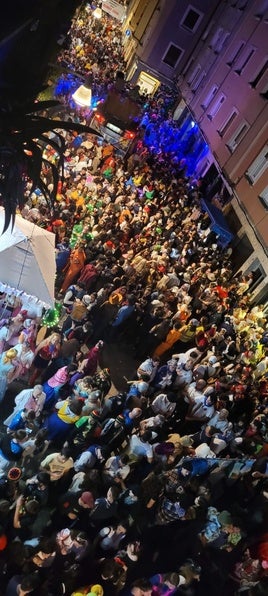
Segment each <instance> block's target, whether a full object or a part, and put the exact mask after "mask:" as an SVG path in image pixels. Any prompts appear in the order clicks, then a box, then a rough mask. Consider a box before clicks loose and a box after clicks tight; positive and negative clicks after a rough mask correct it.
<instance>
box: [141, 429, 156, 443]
mask: <svg viewBox="0 0 268 596" xmlns="http://www.w3.org/2000/svg"><path fill="white" fill-rule="evenodd" d="M152 438H153V436H152V431H151V430H146V431H145V432H144V433H143V435H141V440H142V441H144V442H145V443H146V442H147V441H151V440H152Z"/></svg>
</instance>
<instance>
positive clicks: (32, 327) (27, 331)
mask: <svg viewBox="0 0 268 596" xmlns="http://www.w3.org/2000/svg"><path fill="white" fill-rule="evenodd" d="M36 335H37V324H36V321H35V320H34V319H25V321H24V323H23V329H22V330H21V332H20V335H19V343H22V344H23V343H26V342H27V343H28V344H29V346H30V348H31V350H32V351H33V352H34V350H35V340H36Z"/></svg>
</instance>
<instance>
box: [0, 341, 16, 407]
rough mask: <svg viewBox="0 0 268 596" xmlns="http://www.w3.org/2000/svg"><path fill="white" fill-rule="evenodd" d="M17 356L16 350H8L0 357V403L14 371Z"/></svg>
mask: <svg viewBox="0 0 268 596" xmlns="http://www.w3.org/2000/svg"><path fill="white" fill-rule="evenodd" d="M17 355H18V352H17V350H15V349H14V348H10V349H9V350H7V351H6V352H3V354H2V356H1V357H0V402H1V401H2V400H3V399H4V396H5V392H6V389H7V386H8V383H9V382H10V381H11V375H12V373H13V372H14V370H15V367H16V358H17Z"/></svg>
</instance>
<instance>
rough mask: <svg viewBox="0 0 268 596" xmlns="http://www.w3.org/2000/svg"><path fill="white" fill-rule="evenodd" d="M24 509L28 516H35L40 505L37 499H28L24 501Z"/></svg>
mask: <svg viewBox="0 0 268 596" xmlns="http://www.w3.org/2000/svg"><path fill="white" fill-rule="evenodd" d="M25 508H26V510H27V513H30V515H37V513H38V512H39V511H40V503H39V501H37V499H34V498H32V497H30V498H29V500H27V499H26V501H25Z"/></svg>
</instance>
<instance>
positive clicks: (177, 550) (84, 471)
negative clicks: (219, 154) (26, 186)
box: [0, 7, 268, 596]
mask: <svg viewBox="0 0 268 596" xmlns="http://www.w3.org/2000/svg"><path fill="white" fill-rule="evenodd" d="M70 39H71V44H70V47H68V48H67V47H66V48H65V49H64V50H63V51H62V53H61V54H60V57H59V60H63V59H64V60H65V61H68V64H70V63H72V64H74V66H75V69H76V70H81V64H82V65H83V68H84V69H86V70H88V72H89V74H90V73H91V75H92V81H93V82H94V81H95V84H96V85H97V83H98V82H99V84H100V85H102V86H103V85H104V84H105V85H106V83H107V90H109V85H111V84H112V80H113V77H115V78H116V72H117V70H118V68H120V70H121V69H122V68H123V67H124V64H123V62H122V60H123V58H122V56H123V54H122V52H121V31H120V26H118V25H117V24H116V22H115V21H114V20H112V19H110V18H109V17H108V16H106V17H103V19H101V21H98V22H97V21H94V20H93V17H92V15H91V12H90V11H89V10H88V8H87V7H86V8H84V9H83V12H82V13H81V12H79V14H78V15H77V18H76V19H75V20H74V22H73V24H72V29H71V34H70ZM93 79H94V80H93ZM161 98H162V99H163V91H161V94H160V93H159V95H158V96H156V97H155V98H154V99H152V100H151V101H152V102H153V103H154V110H155V109H156V107H157V105H158V106H162V105H163V101H162V99H161ZM157 102H158V103H157ZM159 113H161V114H162V118H163V121H164V118H165V117H166V116H168V118H169V117H170V114H169V112H168V111H167V112H166V111H165V110H162V112H159ZM65 140H66V143H67V146H68V149H67V150H66V154H65V178H64V181H63V183H60V184H59V187H58V195H57V204H56V207H55V209H54V211H53V213H50V211H49V208H48V207H47V205H46V203H45V201H44V198H43V196H42V194H41V192H39V191H36V192H35V193H32V194H31V195H29V196H28V201H27V204H26V206H25V207H24V208H23V210H22V215H23V216H24V217H25V218H26V219H28V220H30V221H33V222H35V223H36V224H37V225H41V226H43V227H45V228H46V229H48V230H50V231H53V232H54V233H55V235H56V247H57V248H56V263H57V279H56V291H57V298H58V300H59V301H60V302H61V303H62V316H61V319H60V321H59V322H57V324H55V325H54V326H52V327H46V326H45V324H44V319H42V318H41V317H40V316H38V315H36V316H34V314H33V313H32V312H28V311H27V310H25V308H24V305H23V303H22V301H21V299H20V297H19V296H18V297H16V298H12V296H6V295H5V294H3V295H2V297H1V304H0V313H1V314H0V317H1V319H0V373H1V374H0V400H1V402H2V405H3V400H5V401H4V403H6V399H7V396H8V393H9V392H8V391H7V389H8V387H9V386H11V385H10V384H11V383H12V382H14V381H15V380H16V381H18V380H21V381H22V386H24V387H25V388H24V389H22V391H20V392H19V393H18V394H17V395H16V397H15V401H14V403H12V404H11V403H10V404H9V406H8V416H7V417H6V418H5V420H3V416H2V417H1V418H2V432H1V437H0V573H1V582H0V586H1V587H0V593H1V594H3V595H6V596H13V594H19V595H23V594H28V593H32V594H39V595H40V596H42V595H43V594H46V595H48V596H60V595H61V594H69V595H73V596H80V595H81V594H87V595H88V596H89V595H91V596H92V595H94V596H102V595H104V596H109V595H114V594H120V595H122V596H124V595H125V596H127V595H129V594H132V595H134V596H150V595H151V594H154V595H156V596H160V595H162V594H166V595H167V594H168V595H171V594H187V595H189V596H190V595H199V594H205V593H207V592H208V591H209V590H210V591H211V593H212V594H214V593H216V591H217V592H218V593H219V594H225V595H227V594H240V593H244V594H248V595H251V596H253V595H255V594H256V595H257V594H258V595H261V594H265V593H266V592H267V585H268V583H267V582H268V576H267V568H268V534H267V530H268V528H267V523H268V521H267V520H268V515H267V514H268V508H267V506H268V449H267V441H268V428H267V407H268V390H267V389H268V322H267V317H266V315H265V313H264V308H263V305H260V304H257V305H255V304H254V303H252V300H251V293H250V288H251V284H252V280H253V277H252V275H251V274H248V275H244V274H241V273H238V274H236V275H233V272H232V251H231V249H230V250H226V248H223V247H222V246H221V244H220V239H219V238H218V237H217V236H216V234H215V233H214V232H212V231H211V227H210V220H209V217H208V215H207V214H206V213H205V212H203V211H202V208H201V203H200V198H201V196H202V186H201V184H200V183H199V182H198V181H196V180H195V181H194V180H192V179H189V178H187V176H186V175H185V162H184V160H177V159H175V158H174V156H172V155H169V154H168V152H167V153H165V152H164V151H162V152H161V153H160V154H156V153H155V152H150V150H149V149H148V147H146V146H145V145H144V142H143V140H142V134H140V135H139V137H138V141H137V143H136V144H135V145H133V150H132V152H131V153H128V154H127V155H126V156H125V157H122V156H118V154H117V153H116V151H115V150H114V147H113V146H112V145H111V144H110V143H109V142H105V141H103V140H99V139H97V138H96V137H93V136H91V135H81V136H80V135H79V136H78V135H77V136H76V137H73V136H71V135H69V134H66V139H65ZM46 151H47V155H48V159H51V160H54V159H57V157H56V155H55V154H54V152H53V148H52V147H49V146H48V147H47V149H46ZM44 175H45V176H46V177H47V179H48V182H49V176H50V172H49V168H48V170H47V171H46V172H44ZM105 345H111V346H114V349H115V350H116V349H117V346H119V345H123V346H125V349H126V351H128V350H129V351H131V350H132V352H131V353H132V354H133V353H134V360H133V361H135V363H137V364H136V367H135V370H133V375H132V378H131V379H130V380H127V379H125V378H124V379H122V383H121V386H120V387H117V389H116V388H115V387H114V385H113V379H112V378H111V372H110V370H109V369H107V368H102V366H101V364H102V352H103V349H104V348H105ZM23 383H24V385H23ZM5 396H6V397H5Z"/></svg>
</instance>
